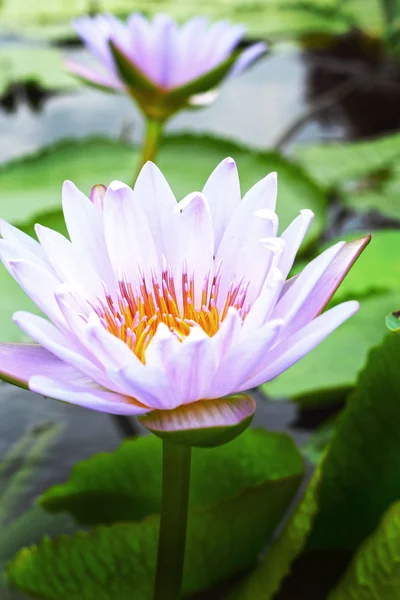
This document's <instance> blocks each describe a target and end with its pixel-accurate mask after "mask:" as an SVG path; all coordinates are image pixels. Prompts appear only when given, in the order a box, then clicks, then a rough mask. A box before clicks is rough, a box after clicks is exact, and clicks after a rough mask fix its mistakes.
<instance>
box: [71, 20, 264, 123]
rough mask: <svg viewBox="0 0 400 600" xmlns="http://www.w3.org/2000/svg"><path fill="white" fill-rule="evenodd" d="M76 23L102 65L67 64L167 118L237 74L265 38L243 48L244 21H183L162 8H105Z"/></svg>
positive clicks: (146, 110)
mask: <svg viewBox="0 0 400 600" xmlns="http://www.w3.org/2000/svg"><path fill="white" fill-rule="evenodd" d="M73 27H74V28H75V31H76V32H77V33H78V35H79V36H80V37H81V39H82V40H83V42H84V44H85V45H86V46H87V48H88V49H89V50H90V52H91V53H92V54H93V55H94V56H95V57H96V59H97V61H98V63H99V67H100V68H96V67H94V68H92V67H88V66H86V65H83V64H81V63H78V62H76V61H73V60H68V61H67V62H66V66H67V69H68V70H69V71H70V72H71V73H73V74H75V75H77V76H78V77H80V78H81V79H83V80H84V81H86V82H87V83H90V84H93V85H95V86H100V87H102V88H105V89H108V90H110V91H118V92H120V91H122V92H124V91H125V92H128V93H129V94H130V95H131V96H133V97H134V98H135V99H136V101H137V102H138V104H139V106H140V107H141V108H142V110H143V111H144V113H145V114H146V115H148V116H151V117H153V118H160V116H162V117H163V118H165V117H167V116H169V115H170V114H172V113H173V112H175V111H176V110H177V109H178V108H181V107H182V106H183V105H187V104H188V103H189V104H190V103H191V102H192V100H193V104H195V105H197V104H199V97H198V94H203V93H206V92H209V90H211V89H213V88H215V87H216V86H218V85H219V84H220V83H221V82H222V80H223V79H225V78H227V77H233V76H235V75H238V74H239V73H241V72H242V71H244V70H245V69H246V68H247V67H249V66H250V65H251V64H252V63H253V62H254V61H255V60H256V59H257V58H258V57H259V56H261V55H262V54H263V53H264V52H265V50H266V46H265V44H264V43H263V42H258V43H255V44H252V45H250V46H248V47H247V48H246V49H239V44H240V42H241V41H242V39H243V37H244V35H245V32H246V29H245V27H243V26H242V25H232V24H229V23H227V22H225V21H219V22H216V23H214V24H212V25H210V24H209V22H208V20H207V19H206V18H203V17H195V18H193V19H190V20H189V21H187V22H186V23H185V24H184V25H182V26H179V25H178V24H177V23H176V22H175V21H174V20H173V19H172V18H170V17H168V16H166V15H163V14H157V15H156V16H155V17H154V19H153V20H152V21H150V20H148V19H146V17H144V16H143V15H141V14H140V13H133V14H131V15H130V17H129V18H128V20H127V22H126V23H123V22H122V21H120V20H119V19H117V18H116V17H114V16H113V15H110V14H101V15H97V16H94V17H81V18H78V19H76V20H75V21H73ZM193 97H194V98H193ZM207 97H210V96H207Z"/></svg>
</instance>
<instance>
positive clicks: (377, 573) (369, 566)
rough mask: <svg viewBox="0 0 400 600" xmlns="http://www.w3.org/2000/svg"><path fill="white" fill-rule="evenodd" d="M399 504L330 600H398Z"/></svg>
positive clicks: (362, 551)
mask: <svg viewBox="0 0 400 600" xmlns="http://www.w3.org/2000/svg"><path fill="white" fill-rule="evenodd" d="M399 556H400V502H396V503H394V504H393V505H392V506H391V507H390V508H389V509H388V510H387V512H386V513H385V515H384V516H383V518H382V520H381V522H380V524H379V526H378V528H377V529H376V531H374V533H373V534H372V535H371V536H370V537H369V538H367V540H366V541H365V542H364V543H363V544H362V545H361V547H360V548H359V550H358V551H357V553H356V555H355V557H354V559H353V561H352V563H351V565H350V566H349V568H348V569H347V571H346V574H345V575H344V576H343V578H342V579H341V580H340V582H339V583H338V585H337V586H336V587H335V589H334V590H333V591H332V592H331V593H330V594H329V596H328V599H327V600H353V599H354V598H359V599H360V600H376V598H379V600H397V598H398V596H399V589H400V561H399Z"/></svg>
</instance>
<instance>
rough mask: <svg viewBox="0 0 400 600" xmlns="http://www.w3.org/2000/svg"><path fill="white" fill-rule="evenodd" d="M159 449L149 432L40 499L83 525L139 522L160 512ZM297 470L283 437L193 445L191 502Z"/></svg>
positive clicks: (250, 436) (256, 433)
mask: <svg viewBox="0 0 400 600" xmlns="http://www.w3.org/2000/svg"><path fill="white" fill-rule="evenodd" d="M161 447H162V444H161V441H160V440H159V439H158V438H156V437H155V436H153V435H150V436H146V437H144V438H140V439H137V440H128V441H126V442H124V443H123V444H122V446H121V447H120V448H119V450H117V451H115V452H113V453H111V454H99V455H97V456H94V457H92V458H90V459H88V460H85V461H83V462H81V463H79V464H78V465H76V466H75V467H74V469H73V471H72V476H71V479H70V480H69V481H67V482H66V483H64V484H61V485H56V486H53V487H51V488H50V489H49V490H48V491H47V492H45V494H44V495H43V496H42V498H41V501H40V502H41V504H42V506H43V507H45V508H46V509H47V510H49V511H51V512H70V513H71V514H73V515H74V516H75V518H76V519H77V520H78V521H80V522H81V523H86V524H97V523H110V522H113V521H116V520H121V519H122V520H137V519H142V518H143V517H145V516H146V515H149V514H152V513H155V512H159V510H160V502H161V471H162V469H161ZM301 470H302V460H301V458H300V456H299V453H298V451H297V450H296V448H295V446H294V445H293V443H292V442H291V440H290V439H289V438H288V437H287V436H285V435H282V434H273V433H266V432H265V431H264V430H261V429H260V430H250V431H246V432H244V433H243V434H242V435H241V436H240V437H239V438H237V439H236V440H234V441H233V442H230V443H229V444H225V445H224V446H221V447H218V448H213V449H209V450H205V449H198V448H194V449H193V451H192V473H191V492H190V506H191V507H196V506H207V505H209V504H212V503H214V502H219V501H220V500H222V499H223V498H225V497H227V496H231V495H232V494H234V493H235V492H236V491H237V490H238V489H241V488H243V487H246V486H257V485H259V484H261V483H262V482H263V481H265V480H275V479H279V478H281V477H288V476H291V475H293V473H295V472H297V473H298V472H301Z"/></svg>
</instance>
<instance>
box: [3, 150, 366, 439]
mask: <svg viewBox="0 0 400 600" xmlns="http://www.w3.org/2000/svg"><path fill="white" fill-rule="evenodd" d="M276 194H277V180H276V176H275V174H271V175H268V176H267V177H265V178H264V179H263V180H261V181H259V182H258V183H256V184H255V185H254V186H253V187H252V188H251V189H250V190H249V191H248V192H247V193H246V194H245V196H244V197H243V199H242V200H241V193H240V187H239V179H238V173H237V170H236V165H235V163H234V161H233V160H232V159H229V158H228V159H226V160H224V161H223V162H222V163H220V164H219V165H218V166H217V168H216V169H215V170H214V172H213V173H212V174H211V176H210V177H209V179H208V181H207V182H206V184H205V186H204V189H203V192H202V193H200V192H194V193H191V194H189V195H188V196H186V197H185V198H184V199H183V200H181V201H180V202H179V203H176V199H175V197H174V195H173V193H172V191H171V189H170V187H169V185H168V183H167V181H166V180H165V178H164V177H163V175H162V174H161V172H160V171H159V169H158V168H157V167H156V166H155V165H154V164H153V163H147V164H146V165H145V166H144V168H143V169H142V171H141V173H140V175H139V177H138V179H137V182H136V185H135V189H134V191H132V190H131V188H129V187H128V186H126V185H125V184H123V183H121V182H113V183H111V185H110V186H109V187H108V188H107V189H106V188H105V187H103V186H96V187H95V188H94V190H93V192H92V195H91V199H89V198H87V197H86V196H85V195H84V194H83V193H82V192H80V191H79V190H78V189H77V188H76V187H75V185H74V184H73V183H71V182H68V181H67V182H66V183H65V184H64V188H63V210H64V215H65V220H66V225H67V228H68V233H69V236H70V241H69V240H67V239H66V238H65V237H63V236H62V235H61V234H59V233H57V232H55V231H52V230H50V229H48V228H46V227H42V226H40V225H37V226H36V233H37V236H38V239H39V242H37V241H35V240H33V239H32V238H31V237H29V236H27V235H25V234H24V233H22V232H20V231H19V230H17V229H15V228H14V227H12V226H11V225H9V224H7V223H6V222H4V221H3V222H1V229H0V231H1V236H2V239H1V240H0V257H1V260H2V261H3V263H4V265H5V266H6V268H7V269H8V270H9V272H10V273H11V275H12V276H13V277H14V278H15V279H16V280H17V281H18V283H19V284H20V285H21V287H22V288H23V289H24V290H25V292H26V293H27V294H28V295H29V296H30V297H31V298H32V299H33V301H34V302H35V303H36V304H37V306H38V307H39V308H40V309H41V310H42V311H43V312H44V313H45V315H46V316H47V317H48V320H47V319H45V318H43V317H40V316H36V315H33V314H29V313H26V312H17V313H15V315H14V321H15V322H16V323H17V324H18V325H19V326H20V328H21V329H22V330H23V331H24V332H25V333H26V334H27V335H28V336H30V337H31V338H32V339H33V340H34V341H35V342H36V343H37V344H38V345H35V344H32V345H30V344H16V345H15V344H2V345H0V373H1V376H2V377H3V378H4V379H6V380H10V381H12V382H14V383H16V384H17V385H21V386H26V387H29V389H31V390H32V391H34V392H37V393H40V394H44V395H46V396H50V397H52V398H56V399H58V400H64V401H67V402H70V403H72V404H78V405H81V406H85V407H87V408H91V409H94V410H99V411H104V412H108V413H113V414H120V415H141V414H142V415H143V414H147V415H148V416H147V417H146V425H147V426H148V427H149V428H152V429H153V430H154V431H160V430H167V431H170V430H174V429H180V428H183V429H189V430H190V429H196V428H199V427H203V426H206V427H207V428H208V427H223V426H224V425H230V426H236V425H238V424H240V423H242V422H245V421H246V420H247V419H248V418H250V417H251V415H252V414H253V412H254V408H255V407H254V403H253V401H252V400H251V399H250V398H249V397H247V396H241V395H239V396H236V397H235V398H234V399H231V400H229V399H222V400H221V398H224V397H226V396H230V395H231V394H237V393H240V392H243V391H244V390H247V389H249V388H252V387H254V386H257V385H259V384H261V383H264V382H266V381H268V380H270V379H272V378H274V377H276V376H278V375H279V374H280V373H282V372H283V371H284V370H286V369H288V368H289V367H290V366H291V365H293V364H294V363H296V362H297V361H298V360H300V359H301V358H302V357H303V356H304V355H305V354H306V353H308V352H309V351H310V350H312V349H313V348H314V347H315V346H316V345H317V344H318V343H319V342H321V341H322V340H323V339H324V338H325V337H326V336H327V335H329V334H330V333H331V332H332V331H333V330H334V329H336V327H338V326H339V325H340V324H341V323H343V322H344V321H345V320H346V319H347V318H349V317H350V316H351V315H352V314H353V313H354V312H355V311H356V310H357V308H358V303H357V302H352V301H350V302H345V303H343V304H340V305H338V306H335V307H334V308H332V309H330V310H329V311H327V312H326V313H324V314H321V313H322V311H323V310H324V308H325V307H326V305H327V303H328V301H329V299H330V298H331V296H332V295H333V293H334V292H335V290H336V289H337V287H338V285H339V284H340V282H341V280H342V279H343V277H344V276H345V274H346V273H347V271H348V270H349V268H350V266H351V265H352V263H353V262H354V260H355V259H356V258H357V256H358V255H359V254H360V252H361V251H362V249H363V248H364V247H365V245H366V243H367V242H368V239H369V238H365V239H361V240H357V241H354V242H351V243H348V244H346V243H344V242H343V243H339V244H336V245H335V246H333V247H331V248H329V249H328V250H326V251H325V252H324V253H323V254H322V255H320V256H319V257H318V258H316V259H315V260H313V261H312V262H311V263H309V264H308V266H306V267H305V269H304V270H303V271H302V272H301V273H300V274H299V275H297V276H296V277H294V278H292V279H289V280H288V281H286V282H285V280H286V278H287V276H288V273H289V272H290V270H291V267H292V264H293V261H294V259H295V256H296V252H297V250H298V248H299V246H300V244H301V243H302V240H303V238H304V236H305V234H306V231H307V228H308V226H309V225H310V223H311V220H312V217H313V215H312V213H311V211H309V210H304V211H302V212H301V214H300V215H299V216H298V217H297V218H296V219H295V220H294V221H293V222H292V224H291V225H290V226H289V227H288V228H287V229H286V231H284V232H283V233H282V235H281V236H280V237H277V232H278V217H277V215H276V214H275V212H274V211H275V202H276ZM343 360H345V357H343Z"/></svg>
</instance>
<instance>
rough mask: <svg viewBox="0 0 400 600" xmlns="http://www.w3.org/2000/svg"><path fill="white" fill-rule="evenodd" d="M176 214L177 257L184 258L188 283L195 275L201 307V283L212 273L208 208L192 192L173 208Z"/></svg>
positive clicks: (201, 196)
mask: <svg viewBox="0 0 400 600" xmlns="http://www.w3.org/2000/svg"><path fill="white" fill-rule="evenodd" d="M176 211H179V214H180V219H179V242H180V245H181V247H180V255H181V256H185V266H184V265H183V264H182V265H181V268H182V267H184V268H186V265H187V274H188V280H189V282H190V279H191V278H192V276H194V281H195V282H196V284H197V285H196V287H195V300H196V305H198V304H199V303H200V304H201V295H202V289H203V282H204V281H205V279H206V277H207V275H208V274H210V273H211V274H213V273H212V272H213V262H214V232H213V227H212V222H211V214H210V208H209V206H208V202H207V199H206V197H205V196H204V195H203V194H200V193H197V192H194V193H193V194H190V195H189V196H186V198H184V199H183V200H181V202H179V203H178V204H177V206H176Z"/></svg>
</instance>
